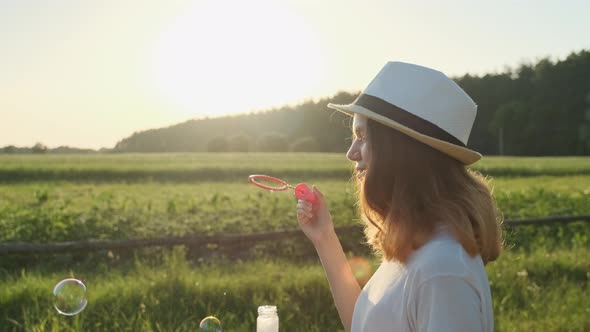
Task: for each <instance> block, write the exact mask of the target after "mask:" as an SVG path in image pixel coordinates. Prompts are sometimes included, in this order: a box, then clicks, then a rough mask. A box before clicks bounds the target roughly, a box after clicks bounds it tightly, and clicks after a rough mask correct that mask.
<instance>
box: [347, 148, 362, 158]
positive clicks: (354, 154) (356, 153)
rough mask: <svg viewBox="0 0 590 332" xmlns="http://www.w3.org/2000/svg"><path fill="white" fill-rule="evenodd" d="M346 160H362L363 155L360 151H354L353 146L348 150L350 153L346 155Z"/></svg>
mask: <svg viewBox="0 0 590 332" xmlns="http://www.w3.org/2000/svg"><path fill="white" fill-rule="evenodd" d="M346 158H348V160H350V161H358V160H360V159H361V153H360V151H359V150H357V149H354V148H353V147H352V146H351V147H350V150H348V152H347V153H346Z"/></svg>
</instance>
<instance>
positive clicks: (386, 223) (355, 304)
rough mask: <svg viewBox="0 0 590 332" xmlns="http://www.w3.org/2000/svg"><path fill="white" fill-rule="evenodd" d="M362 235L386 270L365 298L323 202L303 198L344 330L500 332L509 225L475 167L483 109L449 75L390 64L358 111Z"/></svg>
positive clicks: (353, 156) (355, 148)
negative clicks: (492, 268) (501, 268)
mask: <svg viewBox="0 0 590 332" xmlns="http://www.w3.org/2000/svg"><path fill="white" fill-rule="evenodd" d="M328 106H329V107H331V108H334V109H337V110H339V111H342V112H344V113H346V114H349V115H351V116H353V128H352V129H353V141H352V144H351V146H350V149H349V150H348V152H347V154H346V156H347V158H348V159H349V160H351V161H352V162H354V163H356V171H355V173H356V178H357V185H358V200H359V207H360V214H361V217H362V219H363V221H364V224H365V236H366V238H367V241H368V242H369V244H370V245H371V246H372V248H373V249H374V250H375V252H376V253H377V254H379V255H380V256H381V257H382V259H383V261H382V263H381V265H380V267H379V268H378V269H377V271H376V272H375V273H374V275H373V276H372V277H371V279H370V280H369V282H368V283H367V284H366V285H365V287H364V288H363V289H362V290H361V289H360V287H359V284H358V283H357V281H356V280H355V277H354V275H353V273H352V272H351V269H350V267H349V265H348V263H347V260H346V256H345V254H344V252H343V250H342V247H341V245H340V242H339V240H338V238H337V236H336V233H335V232H334V226H333V223H332V218H331V215H330V213H329V211H328V207H327V205H326V202H325V200H324V197H323V194H322V193H321V192H320V191H319V190H318V189H317V188H316V187H315V186H314V188H313V191H314V193H315V195H316V196H317V197H318V202H317V203H315V204H313V205H312V204H311V203H309V202H307V201H301V200H300V201H298V203H297V219H298V222H299V225H300V227H301V229H302V230H303V232H304V233H305V234H306V235H307V237H308V238H309V239H310V240H311V242H312V243H313V245H314V246H315V248H316V251H317V252H318V255H319V257H320V260H321V262H322V265H323V267H324V269H325V272H326V275H327V278H328V281H329V284H330V288H331V291H332V295H333V298H334V302H335V304H336V307H337V309H338V313H339V315H340V319H341V320H342V323H343V325H344V327H345V329H346V331H354V332H360V331H375V332H382V331H493V308H492V300H491V294H490V287H489V283H488V280H487V275H486V271H485V267H484V266H485V264H487V263H488V262H490V261H493V260H495V259H496V258H497V257H498V255H499V254H500V250H501V242H502V240H501V229H500V217H499V215H498V213H497V210H496V208H495V203H494V200H493V197H492V194H491V191H490V189H489V188H488V185H487V183H486V181H485V179H483V178H482V176H481V175H479V174H478V173H475V172H473V171H470V170H469V169H468V168H467V167H466V165H469V164H472V163H474V162H475V161H477V160H479V159H480V158H481V155H480V154H479V153H477V152H475V151H472V150H470V149H468V148H467V147H466V143H467V139H468V138H469V134H470V132H471V128H472V126H473V121H474V120H475V115H476V112H477V106H476V105H475V103H474V102H473V100H471V98H470V97H469V96H468V95H467V94H466V93H465V92H464V91H463V90H462V89H461V88H460V87H459V86H458V85H457V84H455V83H454V82H453V81H452V80H450V79H449V78H448V77H447V76H445V75H444V74H442V73H441V72H438V71H436V70H433V69H430V68H426V67H421V66H417V65H412V64H407V63H401V62H389V63H387V64H386V65H385V67H384V68H383V69H382V70H381V71H380V72H379V74H378V75H377V76H376V77H375V78H374V79H373V81H372V82H371V83H370V84H369V86H368V87H367V88H366V89H365V90H364V91H363V93H362V94H361V95H360V96H359V97H358V98H357V99H356V100H355V101H354V102H353V103H352V104H350V105H332V104H330V105H328Z"/></svg>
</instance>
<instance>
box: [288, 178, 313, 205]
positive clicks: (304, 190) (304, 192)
mask: <svg viewBox="0 0 590 332" xmlns="http://www.w3.org/2000/svg"><path fill="white" fill-rule="evenodd" d="M293 189H295V196H296V197H297V198H299V199H302V200H304V201H308V202H310V203H311V204H315V203H317V201H318V198H317V197H316V195H315V194H314V193H313V191H311V189H310V188H309V186H308V185H307V184H305V183H300V184H298V185H296V186H295V188H293Z"/></svg>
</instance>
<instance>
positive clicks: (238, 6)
mask: <svg viewBox="0 0 590 332" xmlns="http://www.w3.org/2000/svg"><path fill="white" fill-rule="evenodd" d="M589 13H590V2H587V1H567V0H565V1H545V0H538V1H532V0H522V1H509V0H498V1H468V0H448V1H434V0H433V1H412V2H411V1H395V0H389V1H385V0H364V1H358V0H355V1H352V0H321V1H319V0H318V1H316V0H248V1H243V0H235V1H223V0H193V1H190V0H161V1H160V0H158V1H156V0H144V1H140V0H137V1H132V0H128V1H123V0H102V1H90V0H87V1H84V0H52V1H41V0H18V1H14V0H0V147H3V146H7V145H16V146H32V145H34V144H35V143H37V142H41V143H43V144H45V145H47V146H48V147H50V148H55V147H58V146H63V145H66V146H73V147H80V148H92V149H99V148H102V147H106V148H112V147H114V145H115V144H116V143H117V142H118V141H119V140H121V139H123V138H125V137H128V136H130V135H131V134H132V133H133V132H136V131H142V130H146V129H152V128H161V127H167V126H170V125H173V124H177V123H180V122H184V121H187V120H189V119H198V118H204V117H215V116H223V115H227V114H238V113H244V112H252V111H260V110H266V109H270V108H272V107H274V106H280V105H284V104H296V103H299V102H302V101H305V100H309V99H317V98H322V97H329V96H331V95H334V94H336V93H337V92H338V91H351V92H354V91H361V90H362V89H363V88H364V87H365V86H366V85H367V84H368V83H369V82H370V80H371V79H372V78H373V77H374V76H375V75H376V74H377V72H378V71H379V70H380V69H381V67H382V66H383V65H384V64H385V63H386V62H387V61H404V62H411V63H416V64H420V65H423V66H428V67H432V68H435V69H438V70H440V71H442V72H444V73H446V74H447V75H448V76H450V77H458V76H462V75H464V74H467V73H469V74H473V75H483V74H485V73H498V72H503V71H505V70H506V69H507V68H515V67H517V66H519V65H520V64H522V63H534V62H536V61H538V60H539V59H542V58H546V57H549V58H551V59H553V60H560V59H564V58H565V57H566V56H567V55H568V54H570V53H571V52H579V51H581V50H583V49H586V50H590V38H589V37H588V33H589V32H590V20H589V19H588V14H589Z"/></svg>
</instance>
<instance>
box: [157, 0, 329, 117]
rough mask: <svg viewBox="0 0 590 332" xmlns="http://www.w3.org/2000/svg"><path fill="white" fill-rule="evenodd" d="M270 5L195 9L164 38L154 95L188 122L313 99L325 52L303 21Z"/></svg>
mask: <svg viewBox="0 0 590 332" xmlns="http://www.w3.org/2000/svg"><path fill="white" fill-rule="evenodd" d="M286 6H287V4H286V3H283V5H282V6H281V3H278V2H271V1H247V2H246V1H236V2H235V3H232V4H231V8H227V3H226V2H220V1H207V2H197V3H195V5H194V6H193V7H191V8H190V9H189V10H186V11H185V12H184V13H183V14H182V15H180V16H178V17H176V18H175V20H174V21H173V22H171V24H170V25H169V26H168V27H167V28H166V29H165V30H163V31H161V33H160V36H159V39H158V41H157V43H156V45H155V47H154V49H153V53H152V54H151V61H150V65H151V67H150V71H151V73H152V75H151V77H152V79H153V82H152V83H153V87H154V88H155V89H156V90H157V91H158V94H159V96H160V97H161V98H162V99H164V100H165V101H166V102H167V103H169V104H173V105H174V107H175V108H177V109H178V110H179V111H181V112H184V113H185V114H191V115H193V116H203V115H222V114H229V113H239V112H246V111H251V110H259V109H265V108H268V107H270V106H271V105H281V104H284V103H288V102H295V101H298V100H302V99H304V98H308V97H311V96H314V91H315V90H316V87H317V86H318V85H319V84H320V81H321V79H322V61H323V59H322V52H321V47H320V44H319V42H318V40H317V37H316V34H315V33H314V31H312V30H311V28H310V27H309V26H307V25H306V22H305V18H304V17H302V16H300V15H298V14H297V13H296V12H294V11H292V10H290V9H289V8H288V7H286Z"/></svg>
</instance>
